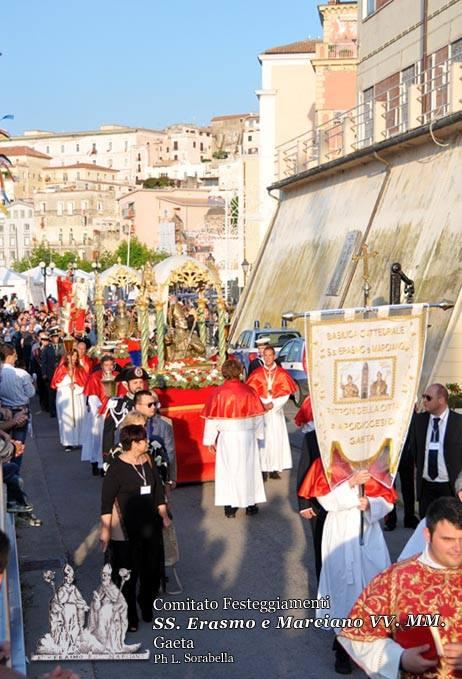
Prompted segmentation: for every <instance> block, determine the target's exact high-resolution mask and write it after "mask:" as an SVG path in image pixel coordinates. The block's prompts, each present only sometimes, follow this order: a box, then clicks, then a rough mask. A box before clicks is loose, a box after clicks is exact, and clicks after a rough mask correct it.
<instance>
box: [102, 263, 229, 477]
mask: <svg viewBox="0 0 462 679" xmlns="http://www.w3.org/2000/svg"><path fill="white" fill-rule="evenodd" d="M126 269H127V267H124V270H122V269H121V268H120V266H119V269H118V270H117V269H114V271H113V272H111V276H110V277H106V279H105V280H102V276H103V275H104V274H102V275H99V274H97V276H96V285H95V316H96V327H97V336H98V344H97V346H96V347H95V349H94V355H95V356H101V355H102V354H103V353H105V351H106V350H107V348H108V347H110V348H112V349H113V350H114V354H115V357H116V358H117V360H118V362H119V363H121V362H122V363H124V362H128V361H132V362H133V363H134V364H135V365H141V366H142V367H143V368H144V369H145V370H146V371H147V372H148V373H149V375H150V387H153V388H155V389H156V392H157V394H158V396H159V400H160V403H161V405H162V409H161V414H162V415H163V416H165V417H168V418H169V419H170V420H171V422H172V425H173V431H174V437H175V446H176V454H177V481H178V482H179V483H189V482H200V481H209V480H212V479H213V478H214V467H215V459H214V457H213V456H212V455H211V454H210V452H209V450H208V448H207V447H205V446H203V445H202V434H203V427H204V424H203V419H202V418H201V412H202V409H203V407H204V404H205V402H206V401H207V399H208V397H209V395H210V393H211V392H212V390H213V388H214V386H216V385H218V384H221V382H222V378H221V371H220V366H221V364H222V363H223V361H224V360H225V358H226V336H225V335H226V327H225V324H226V305H225V301H224V299H223V296H222V288H221V282H220V279H219V276H218V272H217V271H216V270H215V269H212V268H209V267H208V266H207V265H205V264H203V263H201V262H199V261H198V260H195V259H193V258H192V257H189V256H186V255H177V256H172V257H168V258H167V259H165V260H163V261H162V262H160V263H159V264H157V265H156V266H154V267H153V266H151V265H148V264H147V265H146V266H145V267H144V269H143V272H142V274H141V275H140V274H139V273H138V272H136V274H137V275H136V276H131V274H130V271H129V270H128V271H127V270H126ZM108 281H109V282H110V284H112V285H116V286H120V287H124V286H127V285H128V284H136V285H137V286H138V287H139V292H138V294H137V297H136V300H135V301H134V306H133V308H132V309H127V304H126V303H125V301H124V300H119V302H118V303H117V310H116V313H115V316H114V318H113V319H112V320H111V321H110V322H109V323H108V322H107V317H106V319H105V313H106V316H107V311H106V312H105V305H104V297H103V287H104V285H107V284H108ZM182 300H184V301H186V302H189V303H190V305H189V309H186V306H185V305H184V304H183V303H182ZM209 306H213V308H214V309H216V322H217V332H216V333H213V331H212V327H211V323H210V322H209V321H208V320H207V319H206V315H207V314H208V313H209V311H208V307H209ZM186 312H187V313H186ZM215 339H216V340H217V341H216V342H215ZM108 389H109V390H110V389H112V390H113V389H114V385H108ZM113 393H114V391H112V394H113Z"/></svg>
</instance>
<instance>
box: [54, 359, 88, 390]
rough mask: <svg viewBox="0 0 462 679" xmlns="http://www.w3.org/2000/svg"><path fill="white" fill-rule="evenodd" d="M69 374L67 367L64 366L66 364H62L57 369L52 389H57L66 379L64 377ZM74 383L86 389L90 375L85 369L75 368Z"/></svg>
mask: <svg viewBox="0 0 462 679" xmlns="http://www.w3.org/2000/svg"><path fill="white" fill-rule="evenodd" d="M67 374H68V370H67V366H65V365H64V363H60V364H59V365H58V367H57V368H56V370H55V372H54V375H53V379H52V380H51V384H50V386H51V388H52V389H57V385H58V384H59V383H60V382H61V381H62V380H63V379H64V377H65V376H66V375H67ZM73 377H74V383H75V384H78V385H79V387H85V385H86V383H87V379H88V375H87V373H86V372H85V369H84V368H81V367H79V368H74V376H73Z"/></svg>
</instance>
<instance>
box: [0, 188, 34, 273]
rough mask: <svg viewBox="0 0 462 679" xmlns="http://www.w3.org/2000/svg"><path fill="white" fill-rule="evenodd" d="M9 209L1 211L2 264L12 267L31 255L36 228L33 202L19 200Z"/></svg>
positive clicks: (0, 256) (0, 240) (0, 244)
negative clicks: (5, 211) (16, 262)
mask: <svg viewBox="0 0 462 679" xmlns="http://www.w3.org/2000/svg"><path fill="white" fill-rule="evenodd" d="M7 209H8V214H7V215H5V214H3V213H2V212H0V266H6V267H11V265H12V264H13V263H14V262H15V261H18V260H19V259H23V258H24V257H28V256H29V255H30V253H31V250H32V247H33V239H34V237H35V234H36V229H35V217H34V205H33V203H31V202H30V201H25V200H17V201H15V202H13V203H11V204H10V205H9V206H8V208H7Z"/></svg>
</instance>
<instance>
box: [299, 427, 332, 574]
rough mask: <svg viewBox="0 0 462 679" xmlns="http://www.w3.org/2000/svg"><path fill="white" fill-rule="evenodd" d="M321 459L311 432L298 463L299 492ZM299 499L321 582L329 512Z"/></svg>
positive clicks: (313, 434)
mask: <svg viewBox="0 0 462 679" xmlns="http://www.w3.org/2000/svg"><path fill="white" fill-rule="evenodd" d="M318 457H320V452H319V445H318V439H317V438H316V432H314V431H309V432H308V433H307V434H305V436H304V438H303V443H302V452H301V455H300V460H299V463H298V470H297V491H298V490H299V488H300V486H301V485H302V483H303V479H304V478H305V476H306V475H307V473H308V471H309V469H310V467H311V465H312V464H313V462H314V461H315V460H316V459H317V458H318ZM297 499H298V511H299V513H300V516H301V517H302V518H303V519H309V521H310V525H311V530H312V532H313V544H314V561H315V569H316V577H317V579H318V582H319V575H320V573H321V565H322V563H321V562H322V559H321V543H322V530H323V526H324V521H325V519H326V515H327V512H326V510H325V509H324V508H323V507H321V505H320V504H319V502H318V501H317V499H316V498H312V499H310V500H307V499H306V498H304V497H300V496H299V495H298V496H297Z"/></svg>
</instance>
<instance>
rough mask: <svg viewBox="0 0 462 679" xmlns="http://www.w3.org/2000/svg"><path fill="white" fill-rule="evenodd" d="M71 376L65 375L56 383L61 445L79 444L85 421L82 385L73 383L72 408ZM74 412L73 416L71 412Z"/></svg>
mask: <svg viewBox="0 0 462 679" xmlns="http://www.w3.org/2000/svg"><path fill="white" fill-rule="evenodd" d="M70 384H71V378H70V377H69V375H65V376H64V378H63V379H62V380H61V382H60V383H59V384H57V385H56V387H57V388H56V416H57V418H58V426H59V440H60V441H61V445H63V446H80V445H81V444H82V440H83V425H84V421H85V396H84V394H83V387H81V386H79V385H78V384H75V383H74V398H73V401H74V408H72V389H71V387H70ZM73 412H74V417H73V415H72V413H73Z"/></svg>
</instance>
